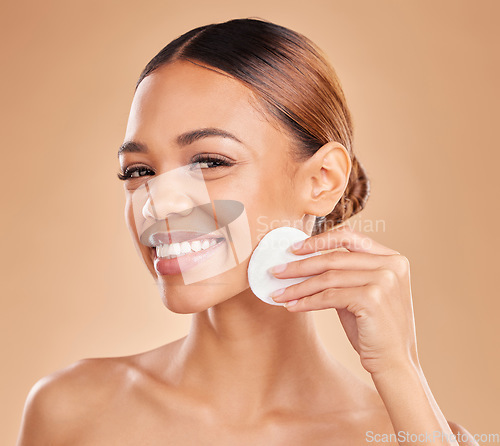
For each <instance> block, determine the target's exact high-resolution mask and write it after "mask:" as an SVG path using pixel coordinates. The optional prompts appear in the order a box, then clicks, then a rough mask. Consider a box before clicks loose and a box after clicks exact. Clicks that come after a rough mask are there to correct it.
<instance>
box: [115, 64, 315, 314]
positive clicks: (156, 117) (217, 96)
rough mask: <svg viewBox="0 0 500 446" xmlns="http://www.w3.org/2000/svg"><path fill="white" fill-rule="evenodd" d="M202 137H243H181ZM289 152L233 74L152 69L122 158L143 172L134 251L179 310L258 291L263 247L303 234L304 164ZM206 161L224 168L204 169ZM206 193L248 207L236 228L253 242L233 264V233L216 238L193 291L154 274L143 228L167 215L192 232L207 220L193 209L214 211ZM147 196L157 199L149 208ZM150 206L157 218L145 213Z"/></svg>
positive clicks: (130, 220)
mask: <svg viewBox="0 0 500 446" xmlns="http://www.w3.org/2000/svg"><path fill="white" fill-rule="evenodd" d="M202 129H212V130H213V129H218V130H220V131H222V132H225V133H226V134H227V135H229V134H230V135H233V136H234V138H232V137H230V136H225V137H224V136H219V135H214V134H209V133H210V132H201V133H200V132H197V133H195V134H196V135H198V136H197V137H195V138H184V139H183V138H180V139H179V136H180V135H186V134H187V133H189V132H193V131H199V130H202ZM211 133H214V132H213V131H212V132H211ZM200 135H202V136H201V137H200ZM123 148H124V149H123ZM290 150H291V142H290V139H289V138H288V137H287V136H286V134H285V133H284V132H283V131H281V130H279V127H278V126H276V125H273V124H271V122H270V121H268V120H266V118H265V116H264V114H263V113H262V112H259V111H258V110H257V107H256V100H255V97H254V96H253V94H252V92H251V90H249V89H248V88H247V87H245V86H244V85H243V84H242V83H241V82H239V81H237V80H235V79H233V78H231V77H229V76H227V75H224V74H221V73H219V72H216V71H214V70H212V69H207V68H204V67H201V66H199V65H196V64H194V63H191V62H187V61H176V62H174V63H172V64H169V65H164V66H162V67H160V68H158V69H157V70H155V71H153V72H152V73H151V74H150V75H149V76H147V77H146V78H145V79H144V80H143V81H142V82H141V83H140V85H139V87H138V89H137V91H136V94H135V96H134V99H133V103H132V107H131V111H130V116H129V120H128V125H127V130H126V135H125V142H124V144H123V146H122V150H121V151H120V156H119V159H120V166H121V170H122V173H127V171H128V172H129V173H130V172H131V171H134V172H135V173H133V174H132V178H128V179H126V180H125V181H124V183H125V191H126V198H127V201H126V209H125V216H126V220H127V225H128V227H129V229H130V232H131V234H132V237H133V240H134V243H135V246H136V248H137V250H138V252H139V254H140V255H141V257H142V259H143V260H144V262H145V264H146V266H147V267H148V269H149V271H150V272H151V274H152V275H153V277H154V278H155V280H156V281H157V284H158V286H159V289H160V291H161V293H162V298H163V301H164V303H165V305H166V306H167V307H168V308H169V309H170V310H172V311H174V312H178V313H194V312H199V311H203V310H205V309H207V308H209V307H211V306H213V305H216V304H218V303H220V302H223V301H225V300H227V299H229V298H232V297H233V296H236V295H237V294H239V293H241V292H242V291H245V290H246V289H247V288H248V287H249V285H248V281H247V266H248V261H249V256H250V254H251V251H252V250H253V249H254V248H255V247H256V245H257V243H258V242H259V240H260V239H261V238H262V237H263V236H264V235H265V234H266V233H267V232H269V231H270V230H271V229H273V228H275V227H279V226H285V225H286V226H296V227H299V228H301V229H302V227H301V223H300V222H303V221H304V218H305V215H304V213H303V212H302V211H303V209H302V210H301V209H300V208H299V207H300V205H299V204H298V203H297V201H298V200H295V199H294V198H295V194H296V188H298V187H300V184H297V181H293V180H298V178H299V177H298V176H297V171H298V170H299V169H300V164H296V163H294V162H293V161H292V159H291V157H290ZM207 155H208V156H209V157H210V158H211V159H212V160H213V158H215V159H216V162H215V163H214V162H207V161H203V157H204V156H207ZM200 158H201V159H200ZM220 160H223V161H224V162H223V163H220V162H218V161H220ZM198 162H199V163H201V164H197V163H198ZM197 169H199V170H198V172H202V175H201V181H200V179H199V177H198V179H196V178H195V177H196V176H195V175H193V176H190V172H195V171H196V170H197ZM177 173H179V175H177ZM163 178H164V179H165V181H164V180H163ZM173 181H177V182H176V183H173ZM146 182H147V183H148V184H146ZM162 183H164V184H163V186H162ZM299 183H300V181H299ZM173 184H175V186H173ZM168 185H170V187H169V186H168ZM153 190H154V191H155V192H154V194H155V196H154V200H152V194H153ZM204 191H205V192H206V193H208V196H209V200H210V201H212V202H214V200H233V203H239V204H241V205H242V206H241V208H243V209H244V212H243V214H242V216H241V218H240V219H239V220H238V223H237V225H233V228H232V230H233V231H234V234H233V237H235V239H236V238H238V237H239V239H240V240H244V239H245V234H248V252H247V254H248V256H247V257H245V258H240V259H238V261H236V262H234V260H232V261H233V262H234V263H233V264H230V263H228V259H234V256H233V254H234V250H233V247H232V246H231V243H228V242H227V240H226V238H227V231H226V232H224V231H217V235H219V236H220V235H222V236H223V238H224V240H223V241H222V243H220V245H219V246H216V247H215V248H214V249H213V251H214V253H213V254H212V256H211V257H209V258H207V259H205V260H203V261H202V262H201V263H199V264H197V265H196V268H197V269H194V271H195V272H196V271H199V274H201V275H200V278H201V279H200V280H194V279H193V277H196V275H195V276H193V275H191V276H190V277H191V279H190V282H189V283H186V277H187V276H186V275H184V273H175V272H174V273H172V272H171V273H167V274H165V271H164V269H162V268H161V267H158V265H157V264H156V266H155V260H156V262H158V254H157V250H156V248H155V247H154V246H153V247H152V246H147V244H144V239H141V234H143V233H144V228H147V227H148V226H149V227H150V228H153V227H155V226H152V225H153V224H154V223H155V221H156V222H157V223H158V221H160V222H161V220H162V219H163V221H164V220H165V218H167V217H168V218H169V219H170V220H169V221H170V222H171V225H172V224H173V223H174V222H175V227H176V228H178V229H182V228H183V226H182V225H183V221H184V222H185V223H186V225H185V227H186V228H191V229H192V228H193V219H195V218H196V217H195V216H196V215H204V214H203V212H201V213H198V214H196V213H193V212H190V211H189V209H191V210H192V209H202V208H200V207H199V206H200V205H203V204H206V203H203V202H202V201H204V199H203V198H200V197H204V196H205V195H204ZM197 194H198V196H197V197H196V196H195V195H197ZM138 197H143V200H146V199H148V197H149V201H148V203H147V204H146V206H143V205H144V204H145V203H144V202H141V200H140V199H138ZM200 200H201V201H200ZM153 201H154V209H153V210H151V202H153ZM138 203H139V205H138ZM148 206H149V212H148V211H145V209H146V208H148ZM205 209H208V208H205ZM160 210H161V211H160ZM154 211H156V212H154ZM160 213H161V215H160ZM211 218H212V219H213V215H212V217H211ZM188 219H190V220H188ZM209 223H210V217H208V219H207V220H206V221H204V222H203V223H202V222H201V220H200V221H199V224H200V227H202V226H203V227H204V228H207V227H208V226H209ZM195 224H196V221H195ZM226 229H227V228H226ZM165 230H167V229H165ZM170 230H171V232H172V233H173V232H174V231H172V228H170ZM204 232H205V233H208V230H207V231H204ZM179 234H180V233H179ZM201 238H203V237H201ZM181 239H182V236H181ZM181 239H179V240H181ZM242 243H244V242H242ZM195 254H196V253H195ZM161 255H163V254H161ZM179 259H180V258H179ZM174 261H175V260H174ZM170 263H172V262H170ZM179 263H180V262H179ZM222 265H225V266H224V267H222ZM228 265H229V267H228ZM210 267H211V268H212V273H211V274H209V275H208V276H207V274H205V275H203V274H202V271H205V272H206V271H208V270H209V269H210ZM158 268H159V269H160V271H159V270H158ZM214 268H215V269H214ZM217 268H220V269H219V273H217ZM186 274H187V273H186Z"/></svg>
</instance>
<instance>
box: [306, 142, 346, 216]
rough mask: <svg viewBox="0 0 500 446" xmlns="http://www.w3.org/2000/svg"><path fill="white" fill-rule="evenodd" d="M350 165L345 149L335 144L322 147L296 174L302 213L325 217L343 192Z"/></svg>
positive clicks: (329, 143) (330, 143) (331, 143)
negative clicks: (300, 189) (300, 192)
mask: <svg viewBox="0 0 500 446" xmlns="http://www.w3.org/2000/svg"><path fill="white" fill-rule="evenodd" d="M351 168H352V162H351V157H350V156H349V152H348V151H347V149H346V148H345V147H344V146H343V145H342V144H340V143H339V142H336V141H330V142H328V143H326V144H325V145H324V146H322V147H321V148H320V149H318V151H317V152H316V153H315V154H314V155H313V156H312V157H311V158H309V159H308V160H307V161H305V162H304V163H303V164H302V165H301V167H300V169H299V171H300V173H299V175H300V176H301V180H302V181H301V182H300V183H299V184H302V185H305V187H303V188H302V197H301V198H302V200H303V205H304V208H303V209H304V212H305V213H306V214H310V215H315V216H325V215H327V214H329V213H330V212H331V211H332V210H333V209H334V208H335V205H336V204H337V203H338V201H339V200H340V198H341V197H342V194H343V193H344V191H345V189H346V187H347V183H348V181H349V175H350V173H351Z"/></svg>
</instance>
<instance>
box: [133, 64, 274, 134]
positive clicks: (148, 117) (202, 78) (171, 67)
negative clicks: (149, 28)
mask: <svg viewBox="0 0 500 446" xmlns="http://www.w3.org/2000/svg"><path fill="white" fill-rule="evenodd" d="M258 104H259V103H258V100H257V98H256V96H255V95H254V94H253V92H252V90H250V89H249V88H248V87H246V86H245V85H244V84H243V83H242V82H240V81H238V80H236V79H234V78H232V77H230V76H228V75H225V74H223V73H220V72H217V71H214V70H212V69H209V68H205V67H202V66H199V65H197V64H195V63H192V62H188V61H176V62H174V63H171V64H168V65H164V66H162V67H160V68H158V69H156V70H155V71H153V72H152V73H151V74H150V75H149V76H147V77H146V78H144V79H143V80H142V82H141V83H140V84H139V86H138V88H137V91H136V93H135V95H134V99H133V102H132V107H131V111H130V116H129V122H128V125H127V139H134V138H137V137H147V138H153V139H156V138H160V139H164V138H165V137H166V136H167V134H169V135H171V136H172V137H175V136H176V135H177V134H179V133H182V132H185V131H189V130H192V129H193V128H205V127H220V128H224V129H225V130H228V131H230V132H235V133H237V134H238V135H239V136H240V137H241V138H243V139H247V138H248V139H252V138H254V137H256V136H257V135H260V134H262V133H264V134H266V133H269V132H273V131H274V132H276V131H277V129H276V128H275V127H276V126H271V124H270V122H269V120H268V119H267V118H266V117H265V116H264V114H263V113H262V108H261V106H259V105H258Z"/></svg>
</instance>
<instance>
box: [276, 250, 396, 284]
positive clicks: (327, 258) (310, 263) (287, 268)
mask: <svg viewBox="0 0 500 446" xmlns="http://www.w3.org/2000/svg"><path fill="white" fill-rule="evenodd" d="M391 261H392V257H391V256H381V255H379V254H371V253H366V252H345V251H334V252H327V253H323V254H321V255H318V256H312V257H308V258H305V259H300V260H294V261H293V262H288V263H284V264H282V265H276V266H275V267H273V268H271V269H270V270H269V272H270V273H271V274H273V275H274V276H275V277H277V278H279V279H287V278H290V277H306V276H312V275H315V274H321V273H324V272H326V271H328V270H331V269H334V270H340V269H344V270H345V269H351V270H369V269H377V268H382V267H384V266H386V265H388V264H390V263H391ZM278 267H281V268H278ZM275 268H276V269H275Z"/></svg>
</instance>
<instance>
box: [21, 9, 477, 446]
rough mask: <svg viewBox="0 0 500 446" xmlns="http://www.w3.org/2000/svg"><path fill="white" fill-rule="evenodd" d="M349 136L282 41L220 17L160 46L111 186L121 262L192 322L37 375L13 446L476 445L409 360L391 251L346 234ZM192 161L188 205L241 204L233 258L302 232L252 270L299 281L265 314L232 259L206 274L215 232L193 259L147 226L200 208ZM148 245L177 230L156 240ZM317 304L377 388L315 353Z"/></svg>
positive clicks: (296, 41) (412, 344)
mask: <svg viewBox="0 0 500 446" xmlns="http://www.w3.org/2000/svg"><path fill="white" fill-rule="evenodd" d="M352 133H353V132H352V122H351V117H350V114H349V110H348V108H347V105H346V102H345V98H344V95H343V92H342V89H341V86H340V83H339V81H338V79H337V77H336V75H335V72H334V70H333V69H332V68H331V66H330V65H329V64H328V62H327V61H326V59H325V57H324V55H322V53H321V52H320V50H319V49H318V48H317V47H316V46H315V45H314V44H313V43H312V42H310V41H309V40H308V39H307V38H305V37H304V36H302V35H300V34H298V33H296V32H293V31H291V30H289V29H286V28H283V27H281V26H278V25H275V24H273V23H270V22H267V21H264V20H254V19H237V20H231V21H228V22H225V23H219V24H213V25H208V26H203V27H199V28H196V29H193V30H191V31H189V32H187V33H186V34H184V35H182V36H181V37H179V38H177V39H176V40H174V41H172V42H171V43H170V44H169V45H167V46H166V47H165V48H164V49H162V50H161V51H160V52H159V53H158V54H157V55H156V56H155V57H154V58H153V59H152V60H151V61H150V62H149V63H148V65H147V66H146V67H145V69H144V71H143V72H142V74H141V76H140V78H139V81H138V83H137V86H136V92H135V95H134V100H133V103H132V108H131V112H130V116H129V121H128V125H127V130H126V136H125V142H124V144H123V145H122V146H121V148H120V151H119V160H120V167H121V171H120V173H119V174H118V176H119V178H120V179H121V180H123V181H124V185H125V192H126V196H127V204H126V212H125V214H126V219H127V224H128V226H129V229H130V231H131V234H132V238H133V240H134V243H135V246H136V248H137V251H138V253H139V254H140V255H141V257H142V259H143V261H144V263H145V264H146V266H147V267H148V268H149V270H150V272H151V275H152V276H153V278H154V279H155V281H156V283H157V284H158V288H159V290H160V293H161V296H162V299H163V302H164V303H165V305H166V307H167V308H168V309H170V310H171V311H174V312H176V313H192V314H193V319H192V326H191V329H190V331H189V334H188V335H187V336H185V337H183V338H181V339H178V340H176V341H174V342H172V343H169V344H167V345H164V346H161V347H159V348H156V349H154V350H151V351H147V352H144V353H139V354H136V355H132V356H127V357H114V358H91V359H84V360H81V361H79V362H77V363H75V364H72V365H71V366H69V367H67V368H65V369H63V370H60V371H57V372H54V373H53V374H51V375H49V376H47V377H44V378H42V379H41V380H40V381H39V382H37V383H36V384H35V386H34V387H33V388H32V390H31V392H30V394H29V396H28V398H27V402H26V407H25V413H24V415H23V422H22V428H21V434H20V437H19V442H18V445H20V446H26V445H34V444H36V445H44V444H50V445H59V444H61V445H62V444H64V445H68V444H71V445H98V444H103V445H110V444H120V445H128V444H131V445H132V444H134V445H136V444H141V445H142V444H148V445H156V444H158V445H188V444H189V445H191V444H193V445H208V444H210V445H212V444H217V445H226V444H227V445H247V444H248V445H258V444H266V445H267V444H285V442H286V444H297V445H302V444H314V445H320V444H325V445H334V444H342V445H344V444H365V443H384V444H427V443H428V444H430V443H432V444H454V445H456V444H464V445H465V444H467V445H476V444H477V443H476V442H475V441H474V440H473V439H472V436H471V435H470V434H469V433H468V432H467V431H466V430H465V429H464V428H463V427H461V426H460V425H458V424H455V423H452V422H447V421H446V419H445V417H444V416H443V414H442V413H441V411H440V409H439V407H438V406H437V404H436V402H435V400H434V398H433V396H432V393H431V391H430V389H429V387H428V385H427V382H426V380H425V377H424V375H423V372H422V370H421V368H420V365H419V359H418V354H417V348H416V340H415V329H414V319H413V312H412V302H411V290H410V273H409V265H408V261H407V259H406V258H405V257H404V256H403V255H401V254H400V253H399V252H397V251H395V250H393V249H391V248H388V247H385V246H383V245H381V244H379V243H377V242H375V241H374V240H372V239H370V238H368V237H366V236H365V235H363V234H361V233H358V232H355V231H352V230H350V229H349V228H348V227H347V225H346V224H345V222H346V221H347V219H348V218H349V217H351V216H352V215H354V214H356V213H357V212H359V211H360V210H361V209H362V208H363V206H364V204H365V202H366V200H367V198H368V195H369V181H368V178H367V176H366V173H365V171H364V170H363V168H362V166H361V164H360V163H359V162H358V160H357V159H356V157H355V155H354V153H353V148H352ZM193 166H194V167H193ZM186 167H187V169H186ZM184 169H186V170H184ZM195 169H197V170H198V171H199V172H201V175H202V179H203V182H200V183H196V185H197V186H196V187H197V188H198V189H197V191H198V192H199V193H200V196H208V197H209V200H210V202H212V203H215V202H216V201H218V202H232V203H239V204H242V205H243V206H242V208H243V209H244V215H245V217H246V220H245V221H246V224H247V226H246V227H245V225H244V224H242V225H240V226H239V228H242V234H243V236H244V233H245V230H247V233H248V235H249V240H250V243H251V249H254V248H255V247H256V246H257V244H258V242H259V240H260V239H261V238H262V236H263V235H265V233H267V232H269V231H270V230H272V229H274V228H277V227H280V226H294V227H296V228H298V229H301V230H303V231H304V232H306V233H307V234H308V235H309V236H310V237H309V238H308V239H307V240H305V242H304V243H303V246H302V247H300V248H297V249H296V250H295V251H294V253H295V254H298V255H302V254H308V253H313V252H319V251H321V252H322V254H321V255H316V256H311V257H309V258H300V260H296V261H294V262H290V263H288V264H287V265H286V267H285V268H281V269H279V268H278V269H277V270H275V271H273V272H271V273H272V274H274V275H275V277H277V278H280V279H285V278H294V277H307V276H311V277H310V278H308V279H306V280H303V281H302V282H300V283H298V284H296V285H291V286H289V287H287V288H286V289H285V290H284V292H282V293H281V294H279V293H276V295H275V296H274V300H275V302H276V303H285V304H286V306H285V307H284V308H281V307H282V305H268V304H266V303H264V302H262V301H261V300H259V299H257V298H256V296H255V295H254V294H253V293H252V291H251V289H250V288H249V284H248V280H247V267H248V261H249V257H248V256H247V257H245V258H244V259H243V260H241V259H240V260H241V261H239V262H238V261H237V262H235V263H233V264H232V265H229V266H228V265H225V266H224V268H222V267H221V264H220V263H218V262H219V261H221V259H223V258H224V259H227V258H229V257H228V255H229V253H230V245H229V243H227V240H226V239H227V236H228V233H227V232H226V233H225V235H226V237H224V236H223V237H220V236H221V233H222V232H218V233H217V235H218V236H219V237H218V238H217V241H216V242H215V241H214V243H215V244H216V245H217V246H212V245H211V244H208V242H205V243H207V244H206V245H202V243H201V242H200V245H198V246H197V247H196V248H195V247H194V245H189V243H188V242H187V240H189V237H187V236H186V234H188V235H189V232H184V233H182V232H179V231H174V230H171V229H172V228H166V229H165V228H163V232H162V230H161V228H160V229H158V228H159V227H157V226H154V225H156V224H159V223H161V222H163V221H164V220H165V219H166V218H169V219H170V222H171V223H172V222H177V223H178V226H177V228H182V227H183V226H182V224H183V223H187V221H188V220H187V219H188V218H189V217H192V216H193V215H198V214H195V213H194V210H195V209H199V207H200V206H202V205H203V200H201V201H199V200H193V198H192V196H191V193H187V192H186V191H187V190H188V187H191V186H192V184H194V183H191V181H194V180H193V178H194V177H193V176H190V174H189V173H190V172H193V171H194V170H195ZM174 172H175V174H176V175H177V174H178V176H175V178H174V175H172V173H174ZM198 178H199V177H198ZM174 180H175V181H179V182H178V183H177V184H176V185H175V186H174V185H172V183H171V181H174ZM162 188H163V189H162ZM190 190H191V189H190ZM153 195H154V200H153ZM193 221H194V220H193V219H192V218H191V221H190V223H193ZM148 222H150V223H148ZM263 222H264V223H265V224H264V225H263V224H262V223H263ZM209 227H210V225H209V224H208V225H205V226H203V230H202V231H198V232H199V233H200V234H201V235H200V234H198V233H197V235H200V237H198V239H199V240H201V239H203V238H204V237H205V238H207V237H208V238H210V234H212V235H213V234H214V233H212V232H210V230H208V229H207V228H209ZM219 229H223V228H219ZM156 230H157V231H156ZM327 230H328V231H327ZM154 231H156V232H154ZM162 233H163V234H165V233H166V234H167V235H169V236H175V235H179V234H180V238H179V239H178V240H173V239H169V240H165V239H161V237H160V239H158V238H155V236H156V235H157V234H162ZM193 233H194V232H193ZM213 237H214V238H215V236H213ZM174 242H178V243H179V246H181V245H182V243H184V245H185V246H188V247H187V248H186V249H187V251H186V252H187V253H188V254H192V255H193V258H198V257H197V256H199V255H200V254H199V253H200V252H202V251H204V250H206V252H209V251H210V250H212V251H210V252H213V253H215V252H216V253H217V254H212V257H210V261H208V259H206V258H205V259H204V260H205V263H203V262H201V263H199V265H195V267H194V269H193V265H191V266H190V265H189V264H188V263H189V262H188V261H187V260H186V259H189V258H190V257H185V258H183V256H182V254H185V252H182V253H181V252H180V251H179V250H178V251H177V252H174V251H172V250H173V248H172V246H174V244H175V243H174ZM186 243H187V245H186ZM184 245H182V246H184ZM189 246H191V248H189ZM203 246H204V247H203ZM335 248H343V250H335ZM171 249H172V250H171ZM178 249H181V248H178ZM189 249H192V251H193V252H191V251H189ZM332 250H334V251H332ZM170 257H172V258H170ZM200 258H201V257H200ZM183 262H187V263H183ZM214 265H216V266H215V269H214ZM217 265H219V266H217ZM209 267H211V268H212V271H211V273H210V274H205V275H202V272H203V271H205V272H206V268H209ZM217 267H220V268H219V270H217ZM190 268H191V270H196V271H197V273H198V274H199V275H198V276H196V274H195V275H194V276H193V275H191V276H189V275H188V271H189V269H190ZM196 268H197V269H196ZM204 268H205V269H204ZM188 277H189V280H188ZM328 308H334V309H336V310H337V312H338V314H339V317H340V320H341V322H342V325H343V327H344V329H345V331H346V334H347V336H348V338H349V340H350V342H351V344H352V346H353V347H354V348H355V350H356V351H357V352H358V353H359V355H360V360H361V363H362V365H363V367H364V368H365V369H366V370H367V371H368V372H369V373H370V374H371V376H372V378H373V382H374V384H375V389H376V390H375V389H373V388H372V387H370V386H368V385H367V384H365V383H364V382H362V381H361V380H359V379H358V378H356V377H355V376H354V375H353V374H352V373H351V372H349V371H348V370H347V369H345V368H344V367H343V366H342V365H341V364H340V363H339V362H338V361H336V360H335V359H334V358H332V357H331V356H330V355H329V354H328V353H327V351H326V349H325V348H324V346H323V345H322V343H321V341H320V339H319V337H318V334H317V332H316V331H315V328H314V325H313V320H312V313H311V311H312V310H319V309H328ZM453 433H454V434H455V435H457V440H458V441H457V440H455V439H453ZM467 437H468V438H467Z"/></svg>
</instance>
